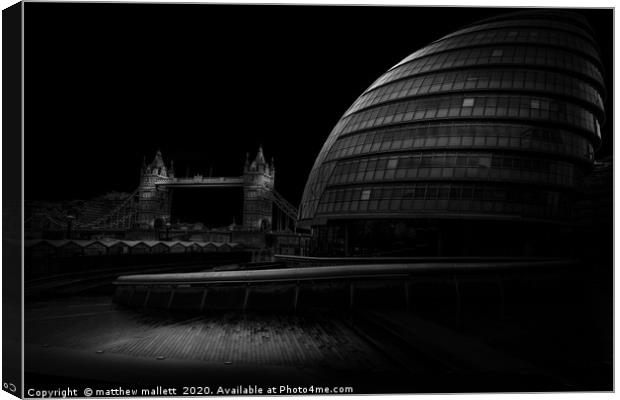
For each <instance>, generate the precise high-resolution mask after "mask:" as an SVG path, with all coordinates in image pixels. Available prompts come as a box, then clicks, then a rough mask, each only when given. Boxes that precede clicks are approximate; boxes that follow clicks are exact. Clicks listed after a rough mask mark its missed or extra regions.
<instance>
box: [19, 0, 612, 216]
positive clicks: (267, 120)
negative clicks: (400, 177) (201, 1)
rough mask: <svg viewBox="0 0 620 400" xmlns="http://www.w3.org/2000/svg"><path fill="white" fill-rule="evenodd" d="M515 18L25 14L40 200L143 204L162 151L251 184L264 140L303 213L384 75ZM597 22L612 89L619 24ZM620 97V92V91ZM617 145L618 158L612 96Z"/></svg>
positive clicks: (454, 12) (29, 121) (296, 11)
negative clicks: (313, 174) (481, 23)
mask: <svg viewBox="0 0 620 400" xmlns="http://www.w3.org/2000/svg"><path fill="white" fill-rule="evenodd" d="M507 11H510V10H507V9H485V8H469V9H468V8H458V9H455V8H416V7H408V8H402V7H389V8H380V7H336V6H329V7H327V6H323V7H320V6H223V5H197V4H194V5H180V4H176V5H164V4H151V5H148V4H49V3H46V4H44V3H26V5H25V18H26V25H25V26H26V38H25V46H26V67H25V88H26V93H25V96H26V97H25V104H26V109H25V144H26V149H25V164H26V175H25V182H26V199H28V200H31V199H41V200H43V199H45V200H60V199H75V198H83V199H84V198H90V197H93V196H96V195H100V194H103V193H106V192H108V191H112V190H118V191H132V190H133V189H135V188H136V186H137V184H138V172H139V168H140V165H141V163H142V157H143V156H146V157H147V161H148V162H150V161H151V159H152V158H153V156H154V152H155V150H156V149H157V148H158V147H159V148H161V150H162V152H163V155H164V158H165V160H166V162H168V161H169V160H170V159H171V158H173V159H174V160H175V166H176V169H177V173H178V175H184V174H185V172H186V170H187V167H189V168H190V174H192V175H193V174H194V173H196V172H201V173H203V174H207V173H208V170H209V167H210V166H212V168H213V174H214V175H240V174H241V171H242V166H243V162H244V159H245V153H246V152H248V151H250V152H252V153H254V152H255V150H256V148H257V146H258V144H259V143H262V144H263V146H264V148H265V152H266V155H267V157H269V158H270V157H271V156H273V157H275V161H276V167H277V176H276V188H277V190H278V191H280V192H281V193H282V194H283V195H284V196H285V197H287V198H288V199H289V200H290V201H291V202H292V203H294V204H298V202H299V200H300V198H301V194H302V191H303V187H304V184H305V181H306V178H307V176H308V173H309V171H310V169H311V167H312V164H313V162H314V159H315V157H316V155H317V154H318V152H319V150H320V148H321V146H322V144H323V142H324V140H325V139H326V138H327V136H328V134H329V132H330V131H331V129H332V127H333V126H334V125H335V123H336V122H337V121H338V119H339V118H340V116H341V115H342V113H344V111H345V110H346V109H347V108H348V107H349V106H350V105H351V103H352V102H353V101H354V100H355V99H356V98H357V97H358V96H359V95H360V94H361V93H362V91H363V90H364V89H366V88H367V87H368V86H369V85H370V84H371V83H372V82H373V81H374V80H375V79H376V78H377V77H379V76H380V75H381V74H382V73H383V72H385V71H386V70H387V69H388V68H390V67H391V66H393V65H394V64H395V63H397V62H398V61H399V60H401V59H402V58H404V57H405V56H407V55H408V54H410V53H412V52H413V51H415V50H417V49H418V48H420V47H422V46H424V45H426V44H428V43H429V42H431V41H433V40H435V39H438V38H439V37H441V36H442V35H444V34H447V33H449V32H451V31H453V30H455V29H457V28H459V27H461V26H463V25H467V24H470V23H472V22H475V21H476V20H478V19H482V18H486V17H489V16H492V15H497V14H501V13H504V12H507ZM581 12H582V14H584V15H585V16H586V17H587V18H588V19H589V21H590V23H591V24H592V25H593V27H594V28H595V30H596V35H597V38H598V40H599V44H600V47H601V50H602V54H603V57H604V62H605V64H606V71H605V73H606V78H607V80H608V87H610V88H611V87H612V82H611V73H612V67H611V65H612V64H611V62H612V54H613V49H612V18H613V16H612V12H611V11H610V10H585V11H581ZM610 92H611V91H610ZM606 106H607V110H608V119H607V122H606V124H605V126H604V127H603V135H604V136H605V137H606V139H605V142H604V145H603V147H602V148H601V150H600V151H599V153H600V154H602V155H603V154H610V153H611V133H612V131H611V129H612V123H613V121H612V111H611V110H612V106H613V104H612V99H611V94H610V95H609V96H608V99H607V105H606Z"/></svg>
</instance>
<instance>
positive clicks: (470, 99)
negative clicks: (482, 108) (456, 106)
mask: <svg viewBox="0 0 620 400" xmlns="http://www.w3.org/2000/svg"><path fill="white" fill-rule="evenodd" d="M473 106H474V98H473V97H466V98H464V99H463V107H473Z"/></svg>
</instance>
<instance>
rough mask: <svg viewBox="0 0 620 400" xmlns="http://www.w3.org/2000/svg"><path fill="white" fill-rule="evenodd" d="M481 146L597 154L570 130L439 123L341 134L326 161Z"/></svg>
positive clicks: (582, 156)
mask: <svg viewBox="0 0 620 400" xmlns="http://www.w3.org/2000/svg"><path fill="white" fill-rule="evenodd" d="M480 147H485V148H493V149H497V148H499V149H519V150H535V151H541V152H548V153H553V154H561V155H568V156H573V157H579V158H583V159H586V160H592V157H593V156H594V150H593V148H592V145H591V144H590V143H589V142H588V140H587V139H585V138H583V137H581V136H578V135H575V134H572V133H569V132H567V131H561V130H548V129H540V128H534V127H531V126H524V125H494V124H480V125H474V124H470V125H459V124H438V125H429V126H421V127H413V126H406V127H396V128H395V127H392V128H383V129H380V130H372V131H364V132H361V133H359V134H354V135H350V136H345V137H341V138H340V139H339V140H338V141H337V142H336V143H335V144H334V145H333V146H331V150H330V152H329V154H328V155H327V157H326V160H335V159H340V158H343V157H349V156H356V155H360V154H372V153H379V152H386V151H401V150H414V149H424V148H459V149H467V148H480Z"/></svg>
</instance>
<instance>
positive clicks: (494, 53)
mask: <svg viewBox="0 0 620 400" xmlns="http://www.w3.org/2000/svg"><path fill="white" fill-rule="evenodd" d="M503 64H517V65H521V66H526V65H527V66H544V67H555V68H559V69H562V70H566V71H571V72H576V73H579V74H582V75H585V76H587V77H589V78H591V79H593V80H594V81H596V82H598V83H599V85H600V86H601V87H603V85H604V84H603V76H602V74H601V71H600V70H599V69H598V68H597V67H596V66H595V65H594V64H593V63H592V62H590V61H589V60H586V59H585V58H584V57H581V56H579V55H577V54H574V53H571V52H568V51H565V50H561V49H556V48H546V47H535V46H520V45H513V46H499V45H498V46H497V47H481V48H468V49H461V50H452V51H446V52H444V53H440V54H435V55H428V56H425V57H423V58H419V59H416V60H413V61H411V62H408V63H405V64H402V65H400V66H398V67H396V68H394V69H392V70H390V71H388V72H386V73H385V74H383V75H382V76H381V77H379V79H377V80H376V81H375V82H374V83H373V84H372V85H371V86H370V87H369V88H368V89H367V90H366V91H370V90H372V89H374V88H375V87H377V86H381V85H383V84H385V83H387V82H391V81H394V80H397V79H400V78H404V77H409V76H414V75H419V74H423V73H426V72H429V71H438V70H442V69H448V68H458V67H470V66H483V65H503Z"/></svg>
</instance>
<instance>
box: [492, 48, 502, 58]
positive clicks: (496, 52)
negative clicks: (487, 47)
mask: <svg viewBox="0 0 620 400" xmlns="http://www.w3.org/2000/svg"><path fill="white" fill-rule="evenodd" d="M503 54H504V50H502V49H495V50H493V53H491V56H492V57H501V56H502V55H503Z"/></svg>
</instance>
